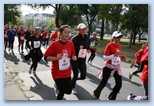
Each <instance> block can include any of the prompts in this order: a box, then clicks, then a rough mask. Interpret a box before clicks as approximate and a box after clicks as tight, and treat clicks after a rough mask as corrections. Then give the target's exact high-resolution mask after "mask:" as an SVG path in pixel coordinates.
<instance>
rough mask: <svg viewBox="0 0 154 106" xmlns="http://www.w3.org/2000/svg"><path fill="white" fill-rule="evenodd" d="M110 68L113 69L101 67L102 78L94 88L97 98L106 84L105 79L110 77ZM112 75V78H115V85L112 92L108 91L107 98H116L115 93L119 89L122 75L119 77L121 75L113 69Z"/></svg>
mask: <svg viewBox="0 0 154 106" xmlns="http://www.w3.org/2000/svg"><path fill="white" fill-rule="evenodd" d="M112 70H113V69H110V68H108V67H104V68H103V79H102V81H101V82H100V84H99V85H98V87H97V88H96V89H95V90H94V94H95V95H96V97H97V98H99V97H100V94H101V91H102V90H103V88H104V87H105V86H106V84H107V81H108V79H109V77H110V74H111V71H112ZM113 76H114V79H115V86H114V88H113V89H112V92H111V93H110V95H109V96H108V99H109V100H116V97H117V94H118V92H119V91H120V89H121V86H122V77H121V75H119V74H118V73H117V71H115V73H114V75H113Z"/></svg>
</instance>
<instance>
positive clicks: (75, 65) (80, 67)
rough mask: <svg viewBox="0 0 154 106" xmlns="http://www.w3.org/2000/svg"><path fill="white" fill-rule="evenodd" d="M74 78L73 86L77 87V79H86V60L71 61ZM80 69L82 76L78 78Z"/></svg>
mask: <svg viewBox="0 0 154 106" xmlns="http://www.w3.org/2000/svg"><path fill="white" fill-rule="evenodd" d="M71 65H72V70H73V78H72V88H75V85H76V81H77V80H84V79H85V78H86V73H87V67H86V63H85V61H83V62H79V61H71ZM79 71H80V77H79V78H78V72H79Z"/></svg>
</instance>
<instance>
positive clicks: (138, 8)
mask: <svg viewBox="0 0 154 106" xmlns="http://www.w3.org/2000/svg"><path fill="white" fill-rule="evenodd" d="M127 7H128V11H127V12H126V13H125V14H124V17H125V23H124V24H123V26H125V27H126V28H127V29H128V30H129V31H130V32H131V38H130V41H129V47H130V48H131V44H134V45H135V39H136V35H137V33H139V32H140V31H141V30H142V31H148V4H129V5H127Z"/></svg>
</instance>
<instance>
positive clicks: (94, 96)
mask: <svg viewBox="0 0 154 106" xmlns="http://www.w3.org/2000/svg"><path fill="white" fill-rule="evenodd" d="M92 96H93V97H94V98H95V99H96V100H100V99H99V98H98V97H97V96H96V95H95V93H93V94H92Z"/></svg>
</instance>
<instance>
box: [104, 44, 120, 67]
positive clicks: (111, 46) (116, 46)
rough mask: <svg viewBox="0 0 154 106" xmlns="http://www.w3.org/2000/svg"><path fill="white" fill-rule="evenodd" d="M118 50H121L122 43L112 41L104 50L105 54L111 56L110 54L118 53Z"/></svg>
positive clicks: (108, 61) (109, 62)
mask: <svg viewBox="0 0 154 106" xmlns="http://www.w3.org/2000/svg"><path fill="white" fill-rule="evenodd" d="M118 50H121V45H120V44H115V43H113V42H110V43H108V44H107V46H106V48H105V50H104V55H105V56H110V55H112V54H114V53H116V52H117V51H118ZM106 63H107V64H111V60H107V61H106Z"/></svg>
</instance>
